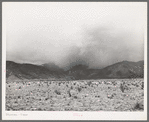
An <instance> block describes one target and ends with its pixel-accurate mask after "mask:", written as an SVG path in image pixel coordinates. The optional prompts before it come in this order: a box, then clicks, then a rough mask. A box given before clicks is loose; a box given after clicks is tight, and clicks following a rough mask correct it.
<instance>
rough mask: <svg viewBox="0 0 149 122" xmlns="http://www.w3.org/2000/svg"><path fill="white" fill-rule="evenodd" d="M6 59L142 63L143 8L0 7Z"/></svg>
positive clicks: (69, 63)
mask: <svg viewBox="0 0 149 122" xmlns="http://www.w3.org/2000/svg"><path fill="white" fill-rule="evenodd" d="M3 9H4V14H5V20H6V23H7V24H6V30H7V31H6V52H7V56H6V57H7V60H11V61H15V62H18V63H33V64H44V63H48V62H53V63H55V64H56V65H58V66H59V67H62V68H64V67H65V68H66V67H70V66H74V65H76V64H86V65H88V66H89V67H90V68H103V67H105V66H108V65H111V64H114V63H116V62H120V61H123V60H128V61H139V60H143V59H144V28H145V26H144V25H145V22H146V21H145V19H146V13H145V12H146V6H145V4H143V3H138V4H137V3H127V4H120V3H117V4H116V3H115V4H114V3H111V4H110V3H100V2H99V3H96V2H95V3H94V2H93V3H86V2H85V3H81V2H79V3H77V2H76V3H71V2H70V3H65V2H64V3H55V2H52V3H50V2H49V3H34V4H33V3H6V4H4V6H3Z"/></svg>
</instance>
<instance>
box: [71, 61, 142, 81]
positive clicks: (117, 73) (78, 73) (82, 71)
mask: <svg viewBox="0 0 149 122" xmlns="http://www.w3.org/2000/svg"><path fill="white" fill-rule="evenodd" d="M68 72H69V75H71V76H74V77H75V79H100V78H143V76H144V61H139V62H129V61H123V62H119V63H116V64H113V65H110V66H107V67H105V68H103V69H88V68H87V67H85V66H83V65H80V66H74V67H72V68H71V69H70V70H69V71H68Z"/></svg>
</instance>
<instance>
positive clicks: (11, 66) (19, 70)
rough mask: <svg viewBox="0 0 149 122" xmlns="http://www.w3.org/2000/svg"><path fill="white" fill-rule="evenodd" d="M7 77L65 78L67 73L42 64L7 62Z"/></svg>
mask: <svg viewBox="0 0 149 122" xmlns="http://www.w3.org/2000/svg"><path fill="white" fill-rule="evenodd" d="M6 70H7V73H6V78H8V77H10V76H13V77H17V78H19V79H65V75H64V74H63V73H60V72H56V71H53V70H50V69H47V68H45V67H44V66H40V65H33V64H19V63H15V62H12V61H7V62H6Z"/></svg>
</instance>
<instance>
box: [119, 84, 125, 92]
mask: <svg viewBox="0 0 149 122" xmlns="http://www.w3.org/2000/svg"><path fill="white" fill-rule="evenodd" d="M120 90H121V91H122V92H124V90H125V87H124V84H122V83H121V84H120Z"/></svg>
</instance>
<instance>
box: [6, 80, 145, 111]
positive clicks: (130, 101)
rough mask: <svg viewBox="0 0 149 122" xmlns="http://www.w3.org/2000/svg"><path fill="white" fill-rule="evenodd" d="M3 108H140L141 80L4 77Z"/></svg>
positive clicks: (77, 109) (17, 109) (56, 109)
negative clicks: (4, 94)
mask: <svg viewBox="0 0 149 122" xmlns="http://www.w3.org/2000/svg"><path fill="white" fill-rule="evenodd" d="M5 105H6V106H5V107H6V111H120V112H121V111H143V110H144V80H143V79H141V78H138V79H99V80H74V81H49V80H39V79H38V80H9V81H8V80H7V81H6V104H5Z"/></svg>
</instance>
